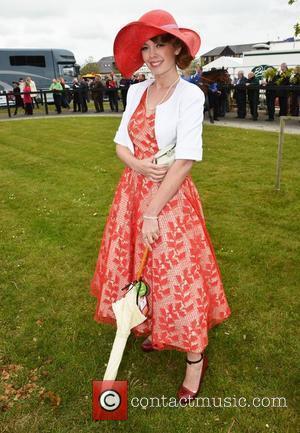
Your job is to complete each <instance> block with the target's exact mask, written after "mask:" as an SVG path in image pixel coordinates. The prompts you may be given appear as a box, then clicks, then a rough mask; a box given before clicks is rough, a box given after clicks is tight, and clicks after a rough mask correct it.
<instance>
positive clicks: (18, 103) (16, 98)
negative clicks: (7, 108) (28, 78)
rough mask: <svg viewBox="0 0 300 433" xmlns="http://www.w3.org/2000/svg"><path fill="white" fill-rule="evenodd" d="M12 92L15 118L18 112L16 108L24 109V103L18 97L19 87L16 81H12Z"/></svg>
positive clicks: (20, 97)
mask: <svg viewBox="0 0 300 433" xmlns="http://www.w3.org/2000/svg"><path fill="white" fill-rule="evenodd" d="M13 86H14V87H13V92H14V96H15V112H14V116H16V114H17V112H18V108H19V107H22V108H23V109H24V102H23V98H22V96H21V95H20V92H21V90H20V86H19V83H18V82H17V81H13Z"/></svg>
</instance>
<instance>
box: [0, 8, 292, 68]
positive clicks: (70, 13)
mask: <svg viewBox="0 0 300 433" xmlns="http://www.w3.org/2000/svg"><path fill="white" fill-rule="evenodd" d="M1 3H2V4H1V12H0V47H2V48H65V49H69V50H71V51H73V52H74V54H75V57H76V59H77V62H78V63H80V64H82V63H83V62H84V61H85V59H87V58H88V57H89V56H92V57H94V59H95V60H99V59H100V58H101V57H104V56H110V55H113V52H112V49H113V41H114V37H115V35H116V33H117V32H118V30H119V29H120V28H121V27H123V26H124V25H126V24H127V23H128V22H130V21H136V20H137V19H138V18H139V17H140V16H141V15H143V14H144V13H145V12H147V11H149V10H151V9H165V10H167V11H169V12H170V13H171V14H172V15H173V16H174V17H175V19H176V21H177V23H178V25H179V26H181V27H189V28H191V29H193V30H196V31H197V32H198V33H199V34H200V36H201V39H202V44H201V48H200V51H199V53H198V55H201V54H204V53H205V52H206V51H208V50H210V49H212V48H214V47H216V46H219V45H227V44H241V43H251V42H260V41H267V40H278V39H280V40H282V39H286V38H288V37H290V36H293V25H294V24H295V22H296V21H297V17H299V15H300V3H299V1H298V2H297V3H296V4H295V5H293V6H289V5H288V4H287V3H288V2H287V0H251V1H238V0H227V1H226V2H225V1H222V0H180V1H178V0H173V1H171V0H165V1H155V0H144V1H142V0H139V1H138V0H128V1H127V2H126V1H119V0H115V1H105V2H104V1H100V0H97V1H96V0H89V1H87V2H84V1H79V0H72V1H71V2H64V3H63V2H61V1H59V0H51V1H47V2H46V1H42V0H27V1H24V0H23V1H22V0H9V1H3V2H1Z"/></svg>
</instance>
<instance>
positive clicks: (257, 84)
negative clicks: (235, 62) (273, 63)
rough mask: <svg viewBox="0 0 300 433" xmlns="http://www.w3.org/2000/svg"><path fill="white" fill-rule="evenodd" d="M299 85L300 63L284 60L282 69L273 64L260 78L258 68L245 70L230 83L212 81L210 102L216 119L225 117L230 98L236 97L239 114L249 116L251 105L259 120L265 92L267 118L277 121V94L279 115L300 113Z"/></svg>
mask: <svg viewBox="0 0 300 433" xmlns="http://www.w3.org/2000/svg"><path fill="white" fill-rule="evenodd" d="M293 86H298V87H293ZM299 86H300V66H296V67H295V68H288V66H287V64H286V63H282V64H281V65H280V69H279V70H276V69H275V68H273V67H269V68H267V69H266V71H264V74H263V77H262V79H259V78H257V76H256V75H255V73H254V72H249V73H248V76H247V77H245V75H244V72H243V71H242V70H241V71H239V72H238V74H237V77H236V78H234V80H233V82H232V83H231V84H230V85H229V86H228V85H227V86H226V85H222V84H220V83H218V82H213V83H211V84H210V85H209V92H208V99H209V102H208V104H209V105H210V106H211V107H212V108H213V119H214V120H219V117H224V116H225V114H226V112H229V111H230V105H231V104H230V101H231V100H232V99H233V100H235V102H236V111H237V113H236V114H237V116H236V117H237V118H239V119H245V118H246V116H247V109H248V110H249V114H250V116H251V118H252V120H254V121H256V120H258V116H259V114H258V109H259V105H260V103H261V102H262V98H261V95H264V96H263V98H264V100H265V106H266V113H267V118H266V119H265V120H266V121H274V119H275V105H276V99H277V98H278V105H279V113H278V115H279V116H287V115H291V116H299V103H300V101H299V100H300V87H299ZM261 90H265V92H261Z"/></svg>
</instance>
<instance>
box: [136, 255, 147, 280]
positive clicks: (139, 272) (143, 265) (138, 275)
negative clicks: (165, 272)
mask: <svg viewBox="0 0 300 433" xmlns="http://www.w3.org/2000/svg"><path fill="white" fill-rule="evenodd" d="M148 252H149V248H148V247H146V248H145V250H144V254H143V258H142V261H141V264H140V267H139V270H138V273H137V276H136V279H137V280H139V279H140V278H141V276H142V273H143V269H144V267H145V264H146V260H147V256H148Z"/></svg>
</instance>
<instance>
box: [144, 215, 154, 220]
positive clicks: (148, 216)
mask: <svg viewBox="0 0 300 433" xmlns="http://www.w3.org/2000/svg"><path fill="white" fill-rule="evenodd" d="M143 218H144V219H146V220H157V218H158V217H157V216H150V215H143Z"/></svg>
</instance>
